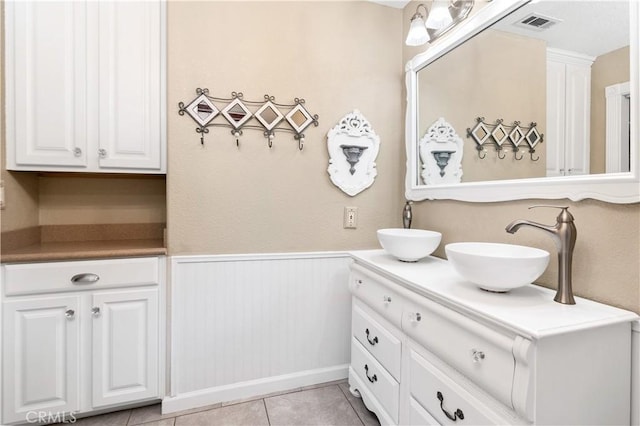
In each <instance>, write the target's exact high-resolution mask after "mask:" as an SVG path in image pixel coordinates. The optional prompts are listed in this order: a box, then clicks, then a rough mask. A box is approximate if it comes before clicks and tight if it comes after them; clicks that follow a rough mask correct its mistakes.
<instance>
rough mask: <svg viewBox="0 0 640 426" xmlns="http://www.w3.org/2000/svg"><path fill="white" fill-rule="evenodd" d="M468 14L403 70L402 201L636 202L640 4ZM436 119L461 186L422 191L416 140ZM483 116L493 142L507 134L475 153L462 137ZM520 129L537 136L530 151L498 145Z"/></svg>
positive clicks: (572, 3)
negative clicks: (457, 141) (447, 134)
mask: <svg viewBox="0 0 640 426" xmlns="http://www.w3.org/2000/svg"><path fill="white" fill-rule="evenodd" d="M476 7H479V5H477V6H476ZM603 7H604V9H603ZM554 8H555V9H554ZM474 12H475V14H473V15H472V16H471V17H470V18H468V19H467V20H466V21H465V22H463V23H461V24H460V25H458V26H457V27H456V28H455V29H454V30H452V31H451V32H450V33H449V34H448V35H447V36H445V37H443V38H442V39H439V40H438V41H436V42H435V43H434V44H432V45H431V46H430V47H429V48H428V50H426V51H425V52H424V53H421V54H419V55H417V56H416V57H414V58H413V59H412V60H411V61H409V62H408V63H407V66H406V85H407V116H406V132H405V134H406V149H407V175H406V181H405V187H406V198H407V199H409V200H416V201H418V200H426V199H454V200H461V201H475V202H491V201H506V200H516V199H526V198H546V199H559V198H569V199H571V200H574V201H575V200H581V199H585V198H593V199H598V200H602V201H607V202H613V203H634V202H640V180H639V178H638V177H639V168H640V164H639V163H640V161H639V151H638V136H639V128H640V120H639V119H638V117H639V114H640V109H639V102H638V99H639V69H638V68H639V63H640V59H639V58H640V55H639V53H638V51H639V46H638V44H639V41H640V30H639V28H638V26H639V22H640V5H639V4H638V2H636V1H605V0H600V1H592V0H585V1H578V0H567V1H537V2H530V3H529V2H528V1H516V2H497V1H494V2H491V3H489V4H487V5H486V6H484V7H482V8H480V9H479V10H477V11H474ZM589 15H591V16H593V15H595V16H597V17H598V20H599V21H600V24H602V25H601V27H602V28H601V29H600V30H598V31H601V32H600V33H598V32H597V31H596V30H595V28H594V26H592V25H586V24H585V23H586V22H590V21H588V16H589ZM527 24H530V25H528V26H527ZM531 24H533V26H532V25H531ZM557 33H560V34H561V35H560V36H557V35H556V37H555V39H556V40H560V41H562V42H559V41H555V40H554V37H552V36H553V34H557ZM569 35H571V37H569ZM591 36H593V38H588V37H591ZM571 40H578V41H580V40H582V41H583V43H582V44H572V43H573V42H572V41H571ZM585 40H587V42H586V43H584V41H585ZM604 42H606V43H604ZM625 44H626V46H625ZM607 55H608V56H614V57H616V58H618V59H620V58H621V61H622V62H618V65H611V63H610V62H609V63H607V62H604V61H601V60H600V58H601V57H605V56H607ZM625 55H626V56H625ZM625 61H626V62H625ZM602 63H604V64H605V65H601V64H602ZM620 63H623V64H625V65H624V66H621V65H619V64H620ZM626 64H629V65H626ZM558 69H560V71H559V72H558ZM602 69H605V70H607V69H608V70H613V71H614V74H616V76H615V77H613V79H611V78H609V77H607V78H604V77H601V76H602V75H603V74H606V72H603V71H602ZM620 71H622V73H620ZM571 78H573V80H571ZM627 78H628V81H624V80H626V79H627ZM566 81H568V84H565V86H564V87H561V86H562V84H561V83H564V82H566ZM559 93H561V94H562V95H561V96H560V95H559ZM576 93H577V94H576ZM607 95H608V96H607ZM578 114H581V116H580V117H582V118H580V120H577V119H576V116H577V115H578ZM607 116H608V117H607ZM548 117H549V119H547V118H548ZM558 117H561V118H558ZM440 118H444V120H446V121H447V122H449V123H451V125H452V126H453V127H454V129H455V131H456V133H458V134H459V135H460V136H461V137H462V139H463V141H464V160H463V178H462V181H461V182H460V183H446V184H431V185H427V184H425V181H424V180H423V178H422V177H421V172H422V170H423V164H422V161H421V158H420V152H419V141H420V139H421V138H422V137H423V136H424V134H425V132H426V130H427V129H428V128H429V127H430V126H431V125H432V124H433V123H434V122H436V121H437V120H438V119H440ZM479 118H483V120H484V122H485V123H487V129H489V130H488V131H489V132H491V131H492V130H494V129H495V128H496V127H497V125H499V124H502V125H503V127H502V129H498V131H497V132H496V137H491V138H487V139H488V140H487V142H485V143H484V144H483V145H482V146H479V143H478V141H476V140H474V138H473V137H471V136H470V135H469V134H468V132H469V133H470V132H471V131H472V130H473V129H474V128H475V127H474V126H477V125H478V121H477V120H478V119H479ZM627 118H628V120H627ZM500 120H502V121H500ZM607 120H609V122H608V123H607ZM515 122H519V123H518V124H517V125H518V126H520V127H521V128H522V129H520V130H521V131H522V132H524V133H525V134H526V133H527V131H528V130H527V128H530V125H531V124H532V123H535V125H536V127H535V128H536V129H537V131H538V132H539V133H540V134H541V135H543V136H542V142H540V141H539V140H537V141H535V150H534V152H533V153H532V152H530V151H531V150H530V148H532V147H531V146H530V145H529V144H528V143H526V141H525V139H524V138H520V139H521V140H520V142H517V145H516V144H515V142H514V143H512V142H510V141H509V140H508V139H506V137H504V132H506V133H511V132H513V131H514V129H515V126H516V123H515ZM576 122H579V123H578V125H577V124H576ZM492 126H493V127H492ZM625 126H626V127H625ZM480 134H481V135H483V134H484V133H482V132H480ZM514 135H520V133H518V132H515V133H514ZM496 138H497V139H498V140H497V141H496ZM516 139H518V138H517V137H514V140H516ZM478 148H480V149H478ZM496 148H501V149H500V150H497V149H496ZM516 149H517V150H516ZM483 156H484V158H481V157H483ZM565 156H566V157H567V158H566V159H565V158H563V157H565ZM614 160H615V161H614ZM574 163H575V164H577V166H576V165H574ZM565 164H566V166H565Z"/></svg>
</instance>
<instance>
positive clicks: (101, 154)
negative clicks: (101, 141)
mask: <svg viewBox="0 0 640 426" xmlns="http://www.w3.org/2000/svg"><path fill="white" fill-rule="evenodd" d="M98 156H99V157H100V158H107V150H106V149H104V148H100V149H99V150H98Z"/></svg>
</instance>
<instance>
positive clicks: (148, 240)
mask: <svg viewBox="0 0 640 426" xmlns="http://www.w3.org/2000/svg"><path fill="white" fill-rule="evenodd" d="M163 229H164V225H163V224H144V225H138V224H123V225H65V226H64V227H56V228H52V227H37V228H31V229H28V230H20V231H14V232H13V233H3V235H2V249H1V250H0V262H2V263H9V262H40V261H63V260H78V259H107V258H114V257H130V256H159V255H166V254H167V249H166V247H165V244H164V238H163Z"/></svg>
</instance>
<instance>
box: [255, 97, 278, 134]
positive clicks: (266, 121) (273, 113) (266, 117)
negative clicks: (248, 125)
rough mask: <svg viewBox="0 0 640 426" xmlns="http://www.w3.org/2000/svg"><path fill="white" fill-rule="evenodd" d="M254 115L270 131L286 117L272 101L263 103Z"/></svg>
mask: <svg viewBox="0 0 640 426" xmlns="http://www.w3.org/2000/svg"><path fill="white" fill-rule="evenodd" d="M254 115H255V117H256V118H257V119H258V121H259V122H260V124H262V126H263V127H264V128H265V129H267V132H269V133H271V130H273V129H274V128H275V127H276V126H277V125H278V123H280V122H281V121H282V120H283V119H284V116H283V115H282V113H281V112H280V111H279V110H278V108H277V107H276V106H275V105H274V104H273V102H271V101H267V102H266V103H265V104H264V105H262V106H261V107H260V109H259V110H258V111H256V112H255V114H254Z"/></svg>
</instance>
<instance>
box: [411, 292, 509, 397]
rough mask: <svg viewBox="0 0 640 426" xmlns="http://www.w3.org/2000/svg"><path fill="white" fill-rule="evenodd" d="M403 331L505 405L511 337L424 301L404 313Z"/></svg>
mask: <svg viewBox="0 0 640 426" xmlns="http://www.w3.org/2000/svg"><path fill="white" fill-rule="evenodd" d="M403 330H404V331H405V332H406V333H407V334H408V335H409V337H411V338H412V339H413V340H415V341H416V342H418V343H420V344H421V345H422V346H424V347H425V348H426V349H427V350H428V351H430V352H432V353H434V354H435V355H437V356H438V357H439V358H440V359H442V360H443V361H444V362H446V363H448V364H449V365H451V366H452V367H453V368H455V369H456V370H458V371H460V372H461V373H462V374H464V375H465V376H467V377H468V378H469V379H471V380H472V381H474V382H475V383H476V384H477V385H478V386H480V387H481V388H482V389H484V390H485V391H486V392H487V393H489V394H490V395H492V396H493V397H494V398H496V399H498V400H499V401H500V402H502V403H503V404H505V405H506V406H507V407H509V408H513V404H512V398H511V393H512V386H513V375H514V368H515V361H514V357H513V353H512V350H513V345H514V340H513V339H511V338H509V337H507V336H504V335H502V334H500V333H498V332H496V331H494V330H492V329H490V328H488V327H485V326H483V325H481V324H479V323H477V322H475V321H472V320H470V319H468V318H466V317H464V316H462V315H460V314H458V313H456V312H454V311H452V310H450V309H447V308H445V307H442V306H440V305H436V304H435V303H432V302H430V301H428V300H425V301H424V305H422V306H418V307H414V308H412V309H411V310H409V311H407V312H405V314H404V317H403Z"/></svg>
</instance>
